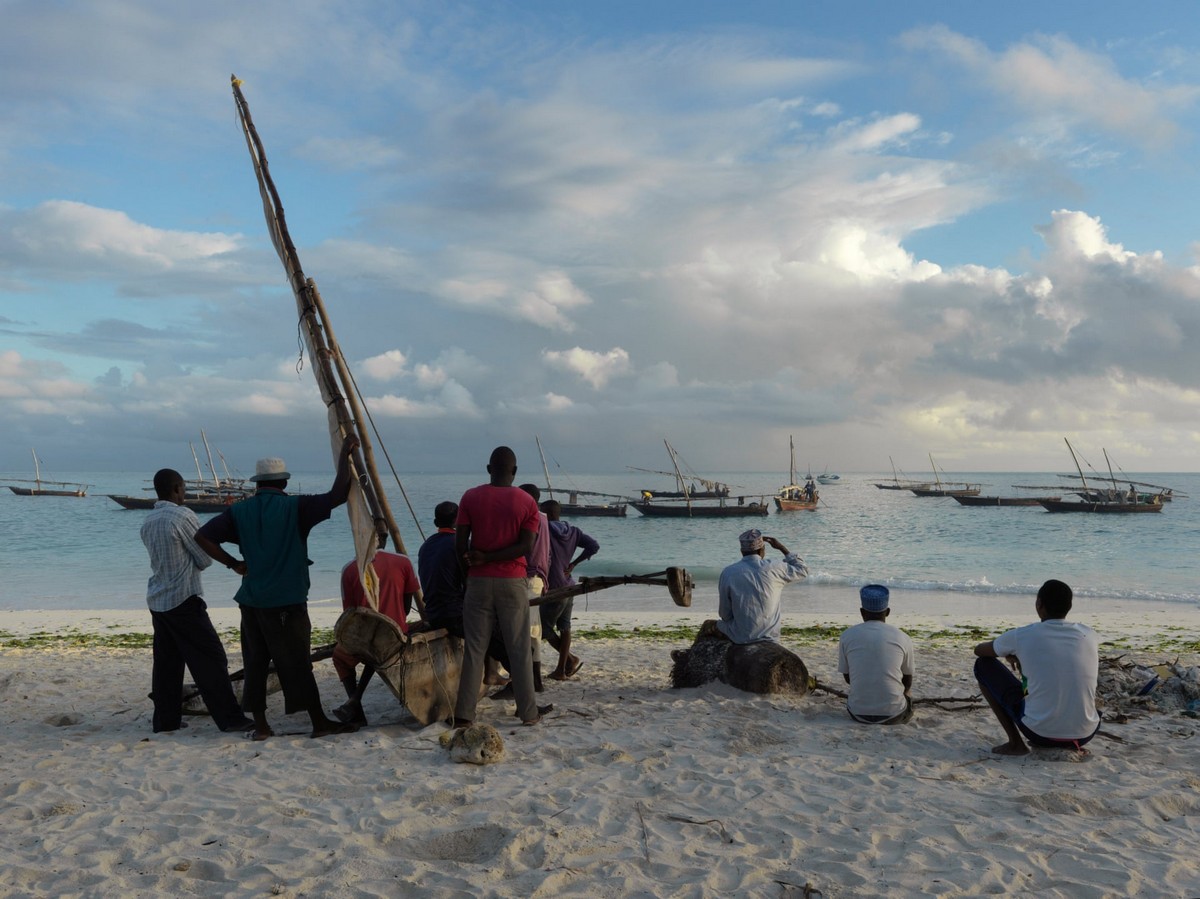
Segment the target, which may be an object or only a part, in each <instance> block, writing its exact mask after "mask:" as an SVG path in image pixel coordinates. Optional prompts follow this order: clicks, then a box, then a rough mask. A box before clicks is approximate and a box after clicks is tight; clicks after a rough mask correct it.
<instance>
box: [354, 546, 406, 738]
mask: <svg viewBox="0 0 1200 899" xmlns="http://www.w3.org/2000/svg"><path fill="white" fill-rule="evenodd" d="M373 564H374V566H375V575H376V576H377V577H378V578H379V611H380V612H381V613H382V614H384V615H387V617H388V618H390V619H392V621H394V622H396V624H398V625H399V626H400V630H401V631H403V632H404V633H406V634H407V633H408V613H409V611H411V609H412V606H413V602H414V601H417V602H418V603H419V601H420V596H421V583H420V581H418V580H417V574H416V572H415V571H413V566H412V562H410V561H409V560H408V556H402V555H399V554H397V553H387V552H383V551H379V552H377V553H375V558H374V560H373ZM356 606H361V607H368V608H369V607H370V603H368V602H367V594H366V591H365V590H363V585H362V580H361V579H360V578H359V576H358V563H357V562H356V561H351V562H349V563H347V565H346V567H345V568H343V569H342V608H343V609H351V608H355V607H356ZM360 663H361V664H362V666H363V675H362V679H361V680H359V681H357V682H356V681H355V679H354V671H355V668H356V667H357V666H358V665H359V664H360ZM333 668H334V670H335V671H336V672H337V676H338V680H340V681H341V682H342V686H343V687H345V688H346V696H348V697H349V699H348V701H347V702H346V704H345V705H343V706H340V707H338V708H336V709H334V710H333V714H334V717H336V718H337V719H338V720H339V721H346V722H352V723H354V724H366V723H367V716H366V715H364V714H363V710H362V697H363V693H364V692H365V691H366V689H367V683H368V682H369V681H370V680H371V676H372V675H373V674H374V673H375V669H374V668H372V667H371V666H370V665H368V664H367V663H366V662H363V661H362V659H358V658H355V657H354V656H352V655H350V653H348V652H346V650H344V649H342V647H341V646H340V645H339V646H335V647H334V649H333Z"/></svg>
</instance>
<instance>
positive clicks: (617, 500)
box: [533, 434, 628, 518]
mask: <svg viewBox="0 0 1200 899" xmlns="http://www.w3.org/2000/svg"><path fill="white" fill-rule="evenodd" d="M533 439H534V442H535V443H537V448H538V455H539V456H541V457H542V471H543V473H545V475H546V493H547V494H549V498H550V499H554V488H553V487H552V486H551V485H550V469H549V468H548V467H547V465H546V454H545V453H544V452H543V451H542V441H541V438H540V437H538V436H537V435H536V434H534V435H533ZM558 492H559V493H563V492H564V491H562V490H560V491H558ZM565 492H566V494H567V497H568V499H567V501H566V502H565V503H564V502H560V503H559V505H560V506H561V507H562V514H563V516H564V517H566V518H576V517H579V516H581V515H582V516H587V517H592V518H597V517H603V518H624V517H625V509H626V507H627V505H628V504H627V503H626V502H625V498H624V497H623V496H619V495H617V494H613V493H598V492H597V491H595V490H578V489H576V488H574V487H572V488H570V489H568V490H567V491H565ZM581 496H601V497H605V498H607V499H609V500H612V502H607V503H581V502H580V501H579V497H581Z"/></svg>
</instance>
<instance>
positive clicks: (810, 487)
mask: <svg viewBox="0 0 1200 899" xmlns="http://www.w3.org/2000/svg"><path fill="white" fill-rule="evenodd" d="M788 450H789V455H790V461H789V463H788V482H787V483H786V484H784V485H783V486H782V487H780V488H779V492H778V493H776V494H775V508H776V509H778V510H779V511H780V512H811V511H813V510H815V509H816V508H817V504H818V503H819V502H820V501H821V494H820V492H819V491H818V490H817V485H816V484H815V483H814V482H813V476H812V475H811V474H810V475H809V476H808V477H807V478H805V481H804V483H803V484H801V483H800V479H799V478H798V477H797V476H796V444H795V442H794V441H793V439H792V437H791V435H789V436H788Z"/></svg>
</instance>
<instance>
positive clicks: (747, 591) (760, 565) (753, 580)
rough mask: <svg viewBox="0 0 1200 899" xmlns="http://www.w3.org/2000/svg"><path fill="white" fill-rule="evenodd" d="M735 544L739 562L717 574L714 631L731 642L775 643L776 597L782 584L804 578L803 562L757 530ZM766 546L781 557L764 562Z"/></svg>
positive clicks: (778, 620) (777, 634)
mask: <svg viewBox="0 0 1200 899" xmlns="http://www.w3.org/2000/svg"><path fill="white" fill-rule="evenodd" d="M738 542H739V543H740V544H741V547H742V560H741V561H740V562H734V563H733V564H732V565H730V566H728V567H726V568H725V570H724V571H722V572H721V579H720V582H719V583H718V586H717V589H718V593H719V596H720V601H719V603H718V605H717V614H718V615H719V616H720V620H719V621H717V622H716V623H715V625H716V630H717V631H718V632H719V633H721V634H723V635H724V636H725V637H727V638H728V639H729V640H731V641H732V642H734V643H760V642H763V641H769V642H771V643H778V642H779V638H780V630H781V620H782V613H781V611H780V604H779V598H780V595H781V594H782V593H783V588H784V586H785V585H787V584H790V583H791V582H792V581H797V580H800V579H801V578H804V577H807V576H808V568H807V566H805V564H804V560H803V559H801V558H800V557H799V556H798V555H796V554H795V553H793V552H790V551H789V550H788V548H787V547H786V546H784V545H783V544H782V543H780V542H779V541H778V540H776V539H775V538H774V537H764V536H763V532H762V531H760V530H759V529H758V528H752V529H751V530H748V531H746V532H744V533H743V534H741V535H740V536H739V537H738ZM767 544H770V545H771V546H773V547H774V548H775V549H777V550H779V551H780V552H781V553H783V558H782V559H780V560H777V561H770V562H768V561H767V559H766V554H767V550H766V545H767ZM705 624H706V625H707V624H708V622H705ZM702 633H703V632H702Z"/></svg>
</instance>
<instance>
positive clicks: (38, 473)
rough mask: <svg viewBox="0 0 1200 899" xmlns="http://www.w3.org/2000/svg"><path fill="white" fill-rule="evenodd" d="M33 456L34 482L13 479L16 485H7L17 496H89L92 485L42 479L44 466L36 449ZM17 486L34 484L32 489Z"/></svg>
mask: <svg viewBox="0 0 1200 899" xmlns="http://www.w3.org/2000/svg"><path fill="white" fill-rule="evenodd" d="M29 452H31V453H32V454H33V480H28V479H24V478H12V479H11V480H13V481H14V482H15V484H8V485H6V486H7V487H8V489H9V490H11V491H12V492H13V493H15V494H16V495H17V496H87V491H88V488H89V487H90V486H92V485H91V484H78V483H75V482H74V481H50V480H47V479H45V478H43V477H42V464H41V460H39V459H38V454H37V450H36V449H32V448H31V449H30V450H29ZM16 484H22V485H23V484H32V485H33V486H32V487H24V486H21V487H18V486H16Z"/></svg>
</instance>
